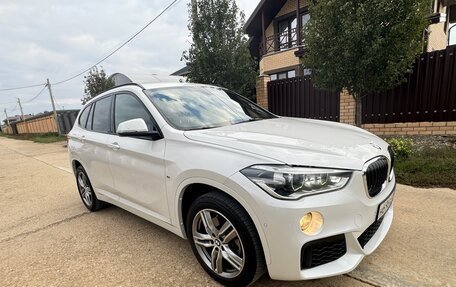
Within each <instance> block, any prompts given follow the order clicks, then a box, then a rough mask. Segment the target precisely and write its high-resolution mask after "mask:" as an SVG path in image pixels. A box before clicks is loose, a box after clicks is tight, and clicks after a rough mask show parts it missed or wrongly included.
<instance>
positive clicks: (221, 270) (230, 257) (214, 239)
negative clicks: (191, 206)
mask: <svg viewBox="0 0 456 287" xmlns="http://www.w3.org/2000/svg"><path fill="white" fill-rule="evenodd" d="M192 235H193V242H194V243H195V247H196V250H197V251H198V254H199V255H200V257H201V258H202V259H203V261H204V263H206V265H207V266H208V267H209V268H210V269H211V270H212V271H214V272H215V273H216V274H217V275H219V276H221V277H224V278H234V277H236V276H238V275H239V274H240V273H241V272H242V270H243V268H244V263H245V253H244V247H243V246H242V241H241V238H240V237H239V234H238V232H237V230H236V228H235V227H234V225H233V224H232V223H231V222H230V221H229V220H228V219H227V218H226V217H225V216H224V215H222V214H221V213H220V212H218V211H216V210H213V209H203V210H201V211H199V212H198V213H197V214H196V215H195V217H194V218H193V224H192Z"/></svg>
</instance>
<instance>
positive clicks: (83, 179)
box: [78, 172, 93, 206]
mask: <svg viewBox="0 0 456 287" xmlns="http://www.w3.org/2000/svg"><path fill="white" fill-rule="evenodd" d="M78 185H79V192H80V193H81V198H82V200H83V201H84V203H85V204H86V205H87V206H91V205H92V203H93V198H92V188H91V187H90V184H89V180H88V178H87V176H86V175H85V173H83V172H80V173H79V174H78Z"/></svg>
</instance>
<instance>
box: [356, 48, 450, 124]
mask: <svg viewBox="0 0 456 287" xmlns="http://www.w3.org/2000/svg"><path fill="white" fill-rule="evenodd" d="M455 53H456V45H453V46H448V47H447V48H446V49H445V50H439V51H434V52H429V53H424V54H422V55H421V56H420V57H419V58H417V60H416V62H415V66H414V69H413V73H410V74H408V75H407V82H405V83H403V84H401V85H399V86H397V87H395V88H393V89H390V90H386V91H383V92H379V93H375V94H370V95H367V96H366V97H365V98H363V101H362V102H363V107H362V110H363V119H362V121H363V123H366V124H368V123H396V122H424V121H430V122H431V121H432V122H438V121H456V55H455Z"/></svg>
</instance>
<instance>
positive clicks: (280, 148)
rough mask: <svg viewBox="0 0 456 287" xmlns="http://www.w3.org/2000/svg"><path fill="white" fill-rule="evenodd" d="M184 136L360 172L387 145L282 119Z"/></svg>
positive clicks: (350, 131) (362, 134)
mask: <svg viewBox="0 0 456 287" xmlns="http://www.w3.org/2000/svg"><path fill="white" fill-rule="evenodd" d="M184 135H185V136H186V137H187V138H189V139H191V140H194V141H199V142H205V143H211V144H214V145H219V146H223V147H228V148H233V149H236V150H241V151H245V152H249V153H253V154H257V155H260V156H263V157H268V158H270V159H274V160H276V161H279V162H281V163H285V164H288V165H300V166H314V167H331V168H343V169H354V170H361V169H362V168H363V165H364V163H365V162H366V161H368V160H369V159H371V158H373V157H375V156H378V155H385V156H388V153H387V143H386V142H384V141H383V140H382V139H380V138H379V137H377V136H375V135H373V134H371V133H369V132H367V131H365V130H363V129H360V128H356V127H354V126H351V125H347V124H340V123H334V122H329V121H319V120H309V119H299V118H284V117H281V118H274V119H268V120H260V121H253V122H246V123H241V124H236V125H231V126H224V127H220V128H214V129H207V130H195V131H187V132H185V133H184Z"/></svg>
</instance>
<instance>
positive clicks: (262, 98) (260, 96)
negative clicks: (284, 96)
mask: <svg viewBox="0 0 456 287" xmlns="http://www.w3.org/2000/svg"><path fill="white" fill-rule="evenodd" d="M270 80H271V78H270V77H269V76H268V75H264V74H263V75H260V76H258V78H257V81H256V100H257V104H258V105H260V106H262V107H263V108H265V109H267V108H268V82H269V81H270Z"/></svg>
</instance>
